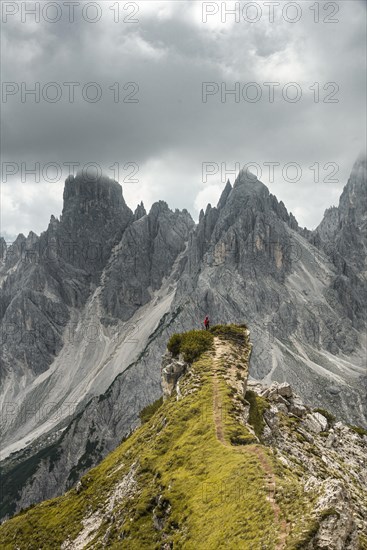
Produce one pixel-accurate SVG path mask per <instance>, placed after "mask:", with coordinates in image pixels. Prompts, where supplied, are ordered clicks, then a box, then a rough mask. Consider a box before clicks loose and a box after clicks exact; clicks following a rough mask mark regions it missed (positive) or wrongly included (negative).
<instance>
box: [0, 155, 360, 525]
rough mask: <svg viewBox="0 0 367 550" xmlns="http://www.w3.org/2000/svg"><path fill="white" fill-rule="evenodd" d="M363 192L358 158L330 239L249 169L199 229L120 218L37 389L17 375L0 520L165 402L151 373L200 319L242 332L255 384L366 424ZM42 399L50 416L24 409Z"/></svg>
mask: <svg viewBox="0 0 367 550" xmlns="http://www.w3.org/2000/svg"><path fill="white" fill-rule="evenodd" d="M363 167H364V168H363ZM365 191H366V173H365V160H364V161H363V159H362V160H361V159H359V160H358V162H357V163H356V166H355V167H354V169H353V172H352V175H351V178H350V180H349V182H348V184H347V186H346V188H345V190H344V192H343V197H344V198H343V201H341V204H342V206H339V209H338V216H339V217H340V220H341V221H338V224H336V226H335V227H336V229H335V231H336V233H335V234H334V233H333V234H332V235H333V236H332V237H330V239H329V241H328V240H327V238H326V235H327V232H326V230H321V229H320V228H318V230H317V231H315V232H309V231H307V230H301V229H300V228H299V227H298V224H297V222H296V220H295V219H294V217H293V216H292V214H288V212H287V210H286V208H285V206H284V205H283V203H282V202H278V201H277V199H276V198H275V197H274V196H273V195H271V194H270V193H269V191H268V189H267V188H266V187H265V186H264V185H263V184H262V183H261V182H259V181H257V180H256V178H255V177H254V176H252V175H249V174H246V173H241V174H240V175H239V177H238V178H237V180H236V182H235V184H234V186H233V188H232V186H231V184H230V183H228V184H227V186H226V188H225V190H224V192H223V194H222V197H221V199H220V201H219V203H218V206H217V207H216V208H212V207H211V206H208V208H207V210H206V212H205V214H204V212H202V213H201V215H200V220H199V224H198V225H197V226H196V227H193V222H192V220H191V218H190V217H189V215H188V214H187V212H185V211H183V212H178V211H175V212H171V211H170V210H169V209H168V208H167V206H166V205H165V204H164V203H162V202H160V203H157V204H156V205H154V206H153V207H152V210H151V212H150V213H149V214H146V212H145V209H144V207H143V205H139V207H138V208H137V210H136V212H135V214H134V215H132V214H128V216H129V220H131V221H129V223H128V225H127V227H126V228H125V230H124V231H123V232H122V235H121V238H118V239H117V242H116V243H115V246H114V247H113V248H112V249H111V253H110V255H109V257H108V259H107V260H106V263H105V266H104V268H103V269H102V271H101V272H100V278H99V283H98V284H96V283H91V284H90V286H88V285H87V287H85V286H83V285H81V286H80V288H82V289H84V288H88V289H89V290H88V292H90V294H89V295H88V297H87V299H86V301H84V302H83V301H82V303H81V305H79V306H76V305H75V306H74V307H73V308H72V309H70V307H69V306H68V305H66V306H65V307H67V308H68V311H71V312H72V315H73V317H72V318H71V320H70V321H68V323H69V324H68V325H67V329H65V328H63V326H62V327H61V328H60V329H58V334H59V333H60V334H62V337H61V341H60V344H59V345H60V346H61V349H60V351H58V355H57V358H56V360H55V361H54V363H53V364H52V367H51V369H49V370H48V371H45V373H43V374H41V375H40V376H38V377H36V378H34V379H33V378H32V380H33V382H31V383H29V382H27V381H24V379H22V378H21V379H20V380H22V383H23V384H24V387H25V389H24V390H22V391H20V390H19V388H17V389H16V392H17V395H18V396H19V400H18V401H17V403H25V405H27V407H25V406H23V408H22V411H19V412H18V411H17V410H15V411H14V409H10V411H9V409H6V408H4V406H3V408H2V410H3V412H4V411H5V414H3V423H4V424H5V426H6V438H7V439H5V441H6V443H7V448H6V449H4V447H3V449H4V450H5V451H7V453H9V452H11V451H14V450H16V449H20V448H21V447H24V445H25V444H26V443H27V442H28V441H29V440H31V441H32V442H31V444H29V445H28V447H26V448H24V449H23V450H21V451H19V452H17V453H14V454H13V455H11V456H10V457H9V458H8V459H7V460H6V461H4V462H3V463H2V464H1V473H2V479H3V488H6V495H5V496H4V500H3V508H2V510H1V516H4V515H7V514H9V513H13V512H14V511H17V510H19V509H20V508H22V507H24V506H28V505H30V504H31V503H34V502H39V501H40V500H43V499H47V498H51V497H53V496H56V495H59V494H61V493H62V492H64V491H66V490H68V489H69V488H70V487H71V486H72V485H73V484H74V483H75V481H76V480H77V479H79V478H80V476H82V475H83V474H84V473H85V472H86V471H87V470H88V469H89V468H90V467H91V466H93V465H96V464H98V463H99V462H100V460H101V459H102V458H103V457H105V456H106V455H107V453H109V452H110V451H111V450H113V449H114V448H116V446H117V445H118V444H119V443H120V442H121V440H122V439H123V438H124V437H126V436H127V435H128V434H129V433H130V431H131V429H134V428H135V427H136V426H137V425H138V424H139V412H140V410H141V409H142V408H144V407H145V406H147V405H148V404H149V403H152V402H153V401H154V400H156V399H158V398H159V396H160V395H161V392H162V389H161V381H160V372H159V368H158V367H157V366H158V365H159V363H160V356H161V354H162V353H163V351H164V349H165V345H166V342H167V339H168V337H169V336H170V335H171V334H172V333H173V332H181V331H184V330H188V329H191V328H193V327H198V326H199V324H200V323H201V320H202V319H203V317H204V315H206V314H209V315H210V316H211V319H212V321H213V322H246V323H247V324H248V325H249V327H250V329H251V334H252V338H253V341H254V352H253V355H252V371H251V374H252V377H253V378H255V379H259V380H262V381H263V382H264V383H267V384H270V383H271V382H272V381H273V380H278V381H280V382H282V381H284V380H287V381H289V382H290V383H291V384H292V387H294V389H295V391H297V393H299V394H300V395H302V397H303V398H304V399H305V400H306V401H307V402H309V403H310V404H311V405H314V406H317V407H319V406H323V407H326V408H328V409H330V410H331V411H332V412H333V413H334V414H335V415H336V416H337V417H338V419H344V420H345V421H347V422H351V423H353V424H361V425H367V413H366V407H367V403H366V397H365V388H366V364H365V357H366V341H365V317H364V313H363V312H364V308H363V304H364V303H365V301H366V285H365V269H364V268H363V265H364V262H365V258H363V257H362V259H360V254H362V252H363V250H364V248H363V246H364V245H363V242H362V241H363V238H364V235H365V233H364V231H365V218H364V217H363V210H362V209H361V208H359V206H358V208H357V209H356V210H355V211H354V210H353V209H355V206H353V205H359V204H360V203H361V202H362V200H363V196H364V194H365ZM101 193H102V191H101ZM96 200H97V199H96ZM348 205H349V206H348ZM78 208H79V207H78ZM353 212H354V213H353ZM327 216H328V214H325V219H326V218H327ZM339 217H338V220H339ZM53 223H54V224H55V225H56V226H57V224H58V223H61V222H57V221H56V220H54V221H53ZM68 223H69V225H70V227H74V226H75V223H74V225H73V223H72V222H71V221H70V222H68ZM85 223H86V224H87V223H89V222H87V221H86V222H85ZM325 224H326V222H325V223H324V225H325ZM353 224H354V225H353ZM329 225H330V224H329ZM333 227H334V226H333ZM354 227H355V228H356V231H354ZM333 231H334V229H333ZM330 235H331V233H330ZM351 235H357V237H355V239H354V240H353V239H351ZM31 238H34V237H32V236H31ZM348 239H349V240H348ZM331 243H332V246H331ZM343 243H344V244H343ZM334 245H335V246H334ZM185 247H186V248H185ZM343 247H344V248H343ZM339 248H340V252H339ZM353 250H356V251H357V252H353ZM347 251H348V252H347ZM356 258H358V261H357V260H356ZM9 261H10V260H9ZM78 261H79V260H78ZM78 261H77V260H75V262H74V264H73V265H72V266H71V268H70V271H69V275H68V277H69V276H70V281H71V283H73V284H79V283H77V282H78V281H79V279H80V277H81V279H83V277H84V278H85V277H86V276H85V273H86V271H85V270H84V269H82V270H80V269H79V268H80V265H79V263H78ZM361 262H362V263H361ZM83 265H84V264H83ZM75 266H77V269H78V272H77V274H76V275H75V278H74V272H73V269H74V268H75ZM27 269H29V268H28V267H27ZM12 270H13V271H12ZM68 270H69V267H68ZM6 273H7V274H5V277H8V278H9V277H12V276H13V275H12V273H14V274H15V275H14V276H17V277H18V276H19V273H21V274H22V275H21V276H22V277H25V273H27V271H26V268H25V267H23V266H21V269H20V267H19V261H18V263H17V262H15V263H13V264H12V267H11V268H10V269H9V270H8V271H7V272H6ZM80 273H81V274H82V275H80ZM78 274H79V275H78ZM68 277H67V276H66V274H65V276H64V278H65V280H66V281H67V284H69V283H68V281H69V279H68ZM78 277H79V279H78ZM88 277H89V278H91V277H92V275H90V276H88ZM81 279H80V280H81ZM9 280H10V279H9ZM71 283H70V284H71ZM11 288H12V287H11V285H10V286H9V289H10V290H11ZM26 288H27V287H26ZM62 288H63V287H62ZM78 288H79V287H78ZM10 290H9V293H10ZM43 292H44V290H43ZM17 295H18V296H19V299H20V298H22V299H23V294H22V293H18V294H17ZM40 295H42V293H40ZM63 304H64V302H63V301H61V302H60V303H59V307H64V306H63ZM27 308H28V305H27ZM27 311H28V309H27ZM29 311H33V310H31V309H30V310H29ZM48 311H49V310H48V309H47V307H45V309H44V312H43V310H42V312H43V314H46V313H47V312H48ZM51 313H52V314H50V318H51V320H52V319H53V318H54V315H53V312H51ZM55 322H56V321H55V320H54V323H55ZM90 329H91V332H89V330H90ZM65 334H71V337H70V340H71V341H70V342H65ZM90 334H91V336H90ZM94 335H96V336H94ZM38 347H39V346H38ZM38 347H37V349H38ZM8 349H10V348H8ZM56 352H57V351H56ZM53 353H54V352H53ZM10 357H11V355H10V354H9V359H10ZM50 357H51V355H50ZM9 364H10V363H9ZM22 368H23V369H24V370H25V372H27V373H28V370H27V369H26V367H25V366H23V367H22ZM53 369H54V372H53ZM9 376H10V375H9ZM17 380H18V379H17ZM66 381H67V382H66ZM10 383H11V380H10V382H9V385H10ZM16 384H18V386H19V382H18V381H17V382H16ZM109 384H111V385H110V386H109ZM108 386H109V387H108ZM14 387H16V386H14ZM36 388H37V390H36ZM38 388H40V393H39V390H38ZM107 388H108V389H107ZM67 390H69V393H68V391H67ZM22 392H23V393H22ZM27 392H28V393H27ZM48 392H49V393H48ZM10 395H11V394H10V393H8V394H7V398H8V399H9V396H10ZM40 396H47V399H48V400H47V401H46V403H50V402H51V403H52V407H48V408H46V409H43V410H44V414H38V415H36V414H32V410H34V406H35V403H38V402H39V399H41V397H40ZM93 396H94V397H93ZM44 398H45V397H44ZM6 400H7V399H6V398H4V399H3V403H5V402H6ZM41 402H42V400H41ZM43 403H45V401H43ZM32 407H33V409H32ZM76 407H77V411H76V412H77V414H76V415H74V417H73V418H72V419H71V420H70V421H69V418H70V417H69V415H70V413H73V412H74V411H75V408H76ZM14 413H17V414H14ZM25 420H26V421H25ZM67 421H68V422H67ZM51 429H52V430H51ZM50 430H51V431H50ZM38 436H39V438H38V439H37V437H38Z"/></svg>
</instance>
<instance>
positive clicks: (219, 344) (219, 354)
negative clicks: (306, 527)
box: [212, 337, 289, 550]
mask: <svg viewBox="0 0 367 550" xmlns="http://www.w3.org/2000/svg"><path fill="white" fill-rule="evenodd" d="M229 353H230V347H229V345H228V344H227V343H225V342H223V341H221V340H220V339H219V338H218V337H216V338H214V360H213V365H214V369H213V377H212V380H213V420H214V428H215V434H216V437H217V439H218V441H219V442H220V443H221V444H222V445H225V446H226V447H231V448H232V449H233V450H234V451H236V452H240V453H253V454H255V455H256V456H257V458H258V459H259V462H260V464H261V466H262V468H263V470H264V474H265V476H264V477H265V484H266V488H267V497H266V499H267V500H268V502H269V503H270V506H271V507H272V510H273V513H274V519H275V523H276V524H277V525H278V528H279V539H278V542H277V544H276V546H275V550H283V549H284V548H285V543H286V539H287V536H288V533H289V525H288V523H287V522H286V521H285V519H281V511H280V508H279V506H278V504H277V502H276V500H275V490H276V480H275V475H274V470H273V466H272V464H271V462H270V460H269V458H268V457H267V455H266V453H265V452H264V450H263V449H262V448H261V447H260V446H259V445H251V446H250V445H247V446H233V445H231V444H230V443H229V442H228V441H226V439H225V435H224V426H223V417H222V412H223V407H222V398H221V394H220V388H219V376H218V372H219V368H220V365H221V361H222V360H223V358H224V356H225V355H228V354H229Z"/></svg>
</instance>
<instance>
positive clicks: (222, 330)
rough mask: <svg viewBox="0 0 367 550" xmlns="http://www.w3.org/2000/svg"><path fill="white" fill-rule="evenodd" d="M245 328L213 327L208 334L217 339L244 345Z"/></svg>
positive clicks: (241, 326)
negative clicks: (217, 337)
mask: <svg viewBox="0 0 367 550" xmlns="http://www.w3.org/2000/svg"><path fill="white" fill-rule="evenodd" d="M246 328H247V327H246V325H233V324H230V325H214V326H213V327H212V328H211V329H210V332H211V333H212V334H213V335H214V336H219V338H222V339H225V340H228V341H232V342H235V343H243V344H244V343H246V342H247V336H246V333H245V330H246Z"/></svg>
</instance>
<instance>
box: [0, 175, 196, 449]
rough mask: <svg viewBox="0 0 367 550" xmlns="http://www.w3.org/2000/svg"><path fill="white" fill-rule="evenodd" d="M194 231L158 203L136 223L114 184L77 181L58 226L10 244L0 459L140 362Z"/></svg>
mask: <svg viewBox="0 0 367 550" xmlns="http://www.w3.org/2000/svg"><path fill="white" fill-rule="evenodd" d="M193 224H194V222H193V221H192V219H191V218H190V216H189V214H188V213H187V212H186V211H185V212H183V213H181V212H180V211H178V210H176V212H172V211H171V210H170V209H169V208H168V206H167V205H165V204H163V203H157V204H155V205H153V207H152V209H151V211H150V213H149V214H148V215H144V216H143V217H142V218H141V219H136V216H135V218H134V215H133V213H132V212H131V210H130V209H129V208H128V207H127V206H126V204H125V202H124V199H123V197H122V190H121V187H120V185H118V184H117V183H116V182H113V181H112V180H108V179H107V178H102V179H101V180H99V181H98V182H95V181H88V180H86V179H85V178H84V177H83V176H82V175H79V176H77V177H76V178H73V177H69V178H68V179H67V180H66V182H65V190H64V208H63V213H62V216H61V219H60V221H59V220H56V219H55V218H54V217H52V218H51V222H50V225H49V227H48V229H47V231H46V232H45V233H43V234H42V235H41V236H40V237H37V236H36V235H35V234H33V233H31V234H30V235H29V236H28V238H27V239H26V238H25V237H24V236H22V235H20V236H19V237H18V238H17V240H16V242H15V243H14V244H13V245H12V246H11V247H10V249H9V250H8V251H7V252H6V259H5V264H4V266H3V269H2V273H1V274H2V276H3V281H2V293H1V304H0V305H1V321H2V344H3V345H2V351H1V356H0V361H1V371H0V372H1V381H2V386H1V387H2V389H1V395H0V404H1V408H2V422H1V432H2V433H1V435H2V448H1V451H2V455H3V456H4V455H6V454H9V452H11V451H14V450H16V449H17V448H21V447H24V445H25V444H26V443H28V442H29V441H31V440H32V439H34V438H35V437H37V436H38V435H39V434H43V433H45V432H47V431H48V430H50V429H51V428H53V427H54V426H57V425H58V424H59V423H60V422H62V421H64V420H65V419H66V418H70V416H72V415H73V414H74V413H75V411H76V410H79V408H80V407H82V405H83V404H85V403H86V402H88V401H89V399H90V398H91V396H93V395H98V394H101V393H103V392H104V391H106V390H107V388H108V386H109V385H110V383H111V382H112V381H113V380H114V379H115V378H116V376H117V375H118V374H119V373H120V372H122V371H123V370H124V369H125V368H126V367H127V366H128V365H129V364H131V363H132V362H133V361H134V360H135V359H136V358H137V357H138V355H139V353H141V351H142V350H143V349H144V346H145V344H146V341H147V339H148V336H149V335H150V334H151V333H152V332H153V331H154V329H155V328H156V326H157V325H158V323H159V321H160V319H161V318H162V316H163V315H164V314H165V313H166V312H167V311H168V310H169V307H170V303H171V300H172V297H173V291H174V285H175V277H174V274H175V273H176V271H177V266H176V263H175V262H176V260H178V257H179V255H180V254H181V253H182V252H183V251H184V249H185V245H186V242H187V240H188V233H189V230H190V229H191V228H192V226H193ZM146 227H148V230H147V231H146V230H145V228H146ZM131 239H132V240H131ZM134 239H135V240H134ZM133 249H135V252H134V254H135V256H134V254H133V253H132V250H133ZM143 251H144V254H143V255H142V252H143ZM141 255H142V257H143V258H144V260H143V263H142V265H139V264H137V262H136V261H135V262H134V258H135V259H136V258H139V257H141ZM150 264H152V266H151V268H150ZM121 275H122V276H123V277H122V278H123V279H125V281H126V283H124V284H121ZM169 275H170V276H172V277H173V278H171V280H169ZM134 277H135V279H134ZM164 277H165V280H164V281H163V278H164ZM139 278H140V280H139ZM176 278H177V277H176ZM129 285H130V286H129ZM135 289H137V292H134V290H135ZM142 289H143V292H142ZM139 291H140V294H139ZM137 294H139V296H137ZM119 296H120V297H121V296H123V299H122V300H120V301H119V298H118V297H119ZM104 306H106V307H104ZM139 308H140V309H139ZM112 309H113V310H118V311H116V312H117V313H118V314H119V315H118V316H117V315H114V316H113V318H111V317H110V316H109V315H108V314H109V310H112ZM138 309H139V311H138V312H137V310H138ZM135 313H137V314H136V315H135V316H134V314H135ZM128 320H129V323H127V321H128Z"/></svg>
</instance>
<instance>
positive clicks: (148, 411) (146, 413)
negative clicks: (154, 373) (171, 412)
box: [139, 397, 163, 424]
mask: <svg viewBox="0 0 367 550" xmlns="http://www.w3.org/2000/svg"><path fill="white" fill-rule="evenodd" d="M162 403H163V397H160V398H159V399H157V400H156V401H154V403H152V404H151V405H148V406H147V407H145V408H144V409H143V410H142V411H141V412H140V414H139V417H140V420H141V423H142V424H144V423H145V422H148V420H150V419H151V417H152V416H153V414H154V413H155V412H156V411H157V410H158V409H159V407H160V406H161V405H162Z"/></svg>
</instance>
